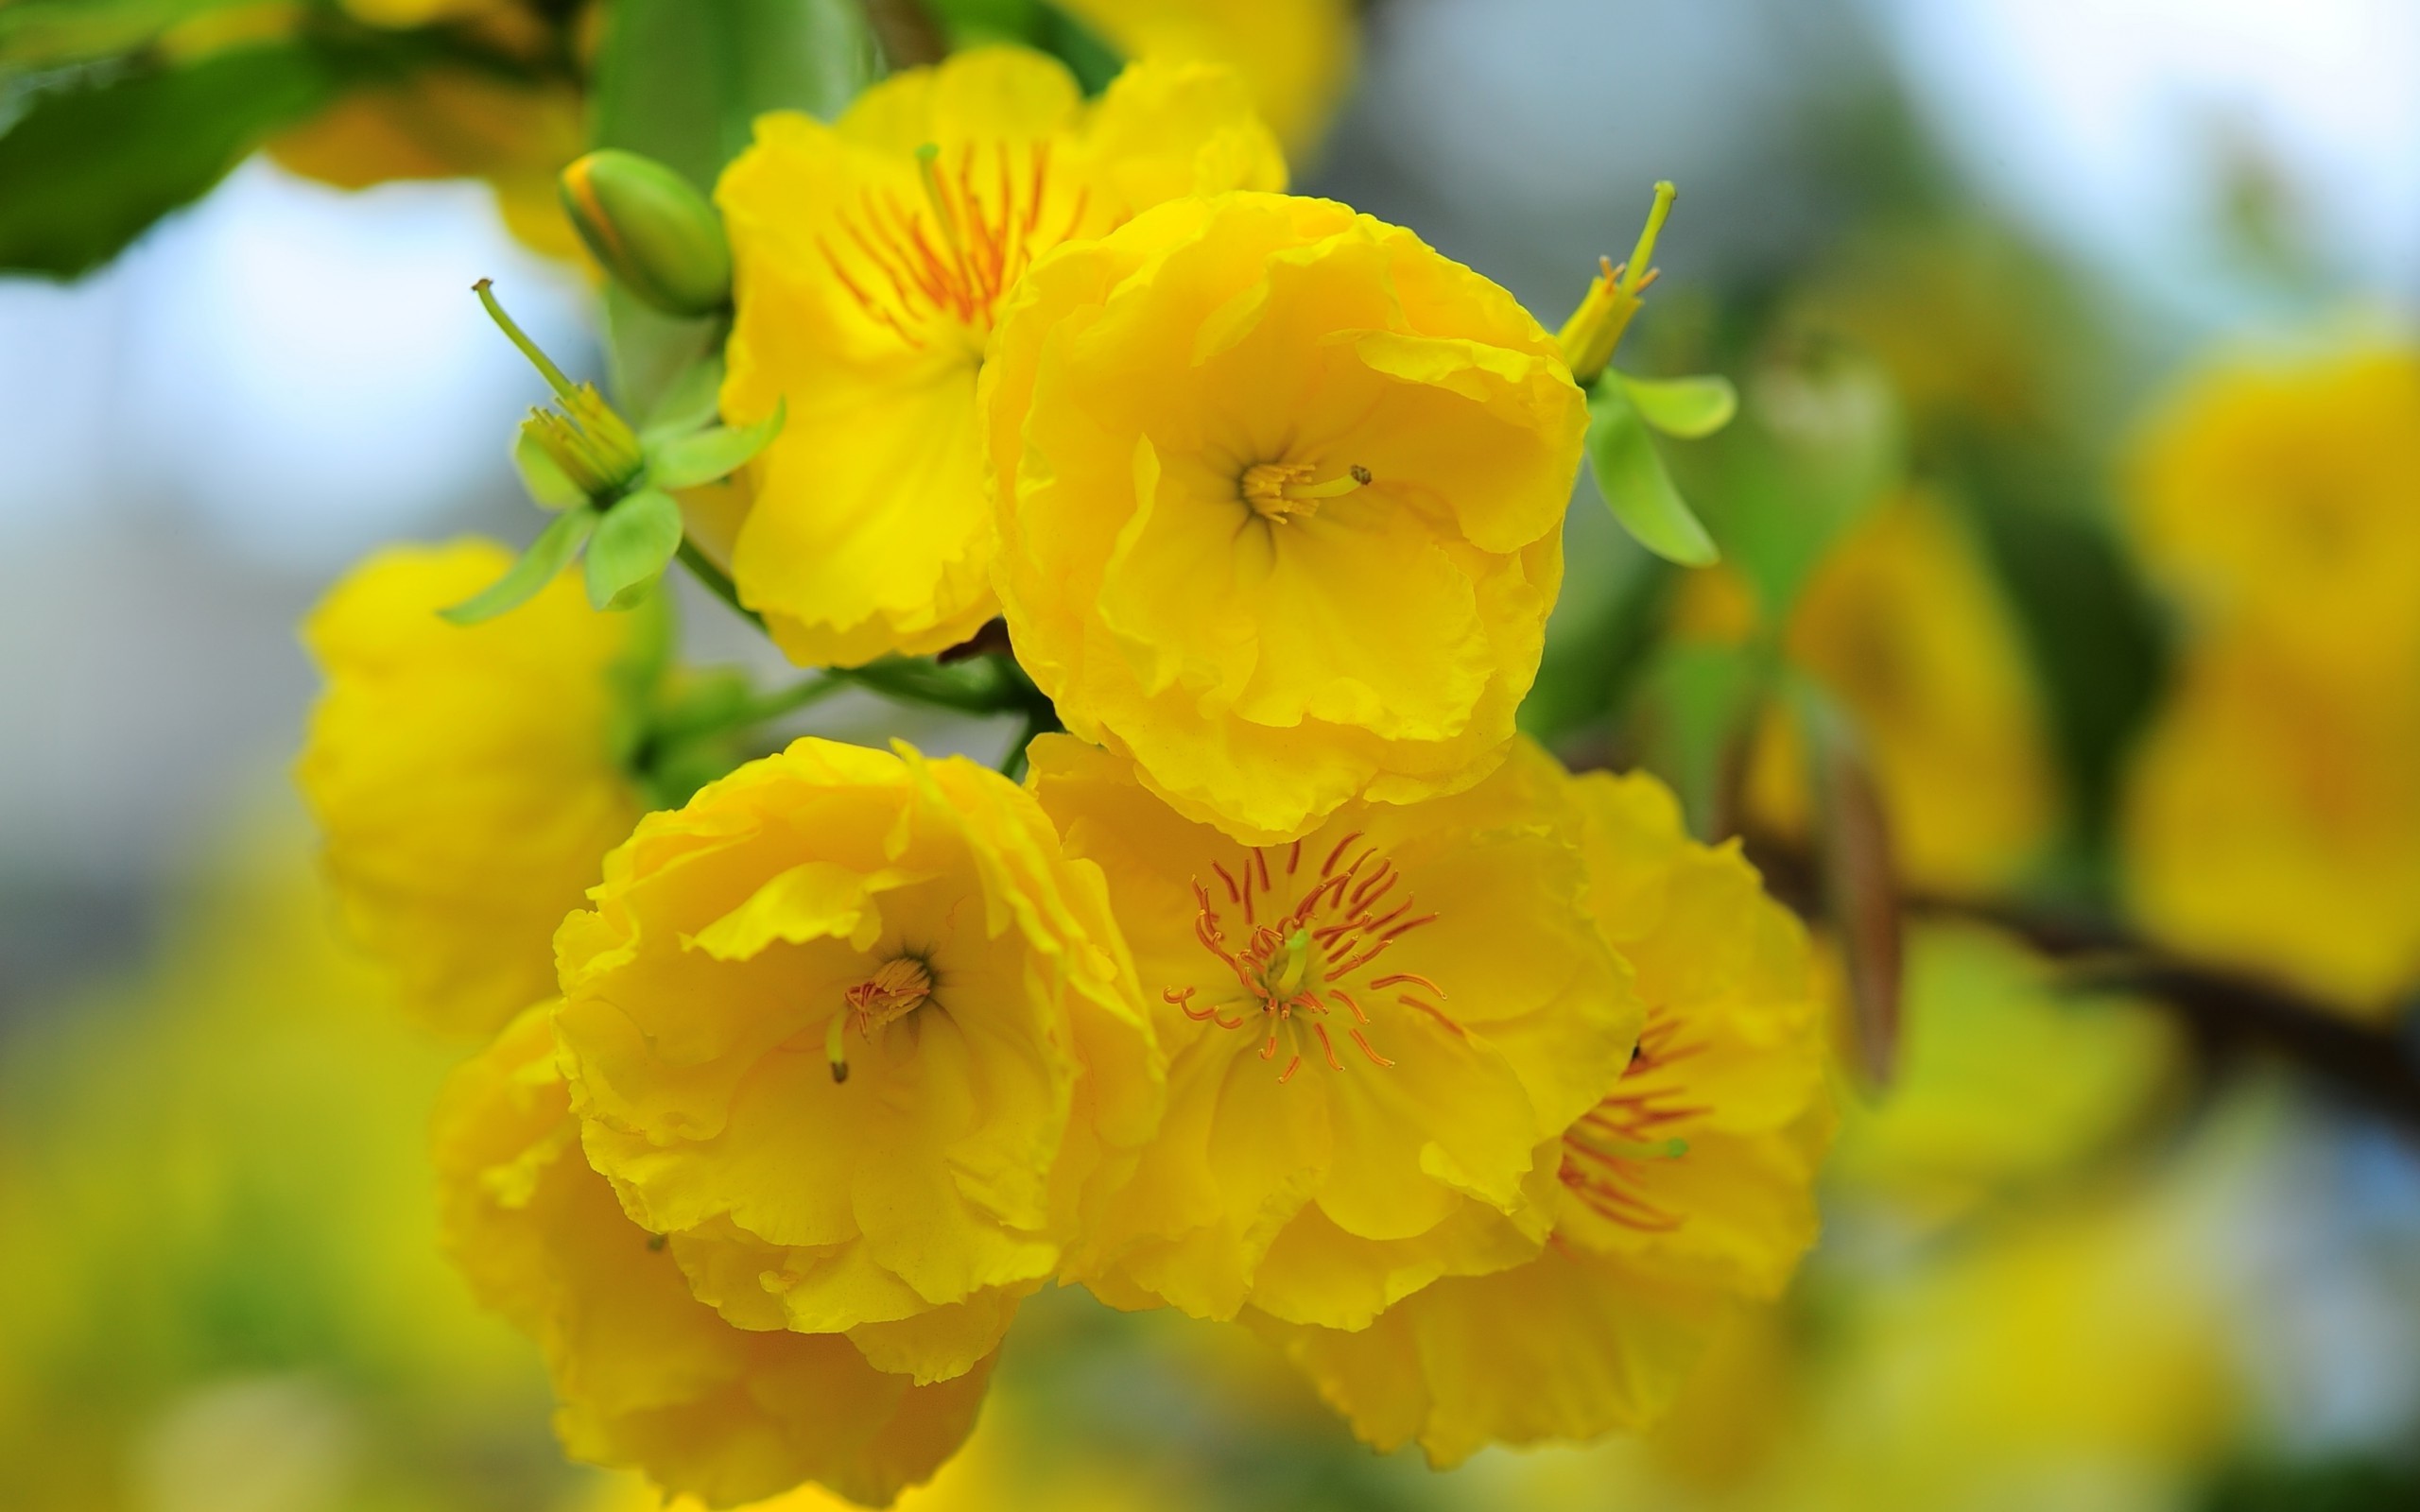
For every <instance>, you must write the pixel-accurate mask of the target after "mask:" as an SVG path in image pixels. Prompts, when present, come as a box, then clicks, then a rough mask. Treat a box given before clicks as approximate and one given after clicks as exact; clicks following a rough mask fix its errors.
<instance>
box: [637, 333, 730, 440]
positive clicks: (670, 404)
mask: <svg viewBox="0 0 2420 1512" xmlns="http://www.w3.org/2000/svg"><path fill="white" fill-rule="evenodd" d="M721 418H722V348H721V344H720V343H719V342H717V344H716V346H715V347H714V348H713V349H712V350H711V351H708V352H706V353H705V354H704V355H702V356H700V357H699V358H698V359H697V360H696V361H694V362H692V363H690V364H689V365H688V366H687V367H685V368H683V369H681V370H680V371H679V372H677V373H674V374H673V375H672V377H671V379H670V381H669V382H667V383H666V385H665V387H664V392H663V394H662V395H661V396H660V397H659V398H658V399H657V400H656V402H655V404H654V405H653V407H651V408H650V409H648V412H647V423H646V424H645V425H644V426H642V427H641V428H640V430H639V438H640V439H642V440H644V441H646V442H647V443H648V444H649V445H650V446H652V445H654V444H655V443H657V442H659V441H666V440H669V439H671V438H674V437H677V436H686V435H688V434H689V433H690V432H692V431H700V430H703V429H705V428H706V427H707V426H709V425H712V424H713V423H715V421H717V420H719V419H721Z"/></svg>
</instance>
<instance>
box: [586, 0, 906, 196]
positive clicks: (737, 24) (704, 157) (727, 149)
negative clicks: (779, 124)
mask: <svg viewBox="0 0 2420 1512" xmlns="http://www.w3.org/2000/svg"><path fill="white" fill-rule="evenodd" d="M873 72H874V53H873V33H872V31H871V30H870V29H869V28H868V26H867V25H866V19H865V12H864V9H863V8H861V7H860V6H858V5H856V3H854V0H618V3H617V4H615V5H614V8H613V9H612V12H611V17H610V20H609V22H608V26H607V30H606V34H605V42H604V46H603V48H602V50H601V51H600V52H599V53H598V55H597V59H596V81H595V88H594V109H595V112H596V114H595V120H596V144H595V145H596V146H600V147H620V148H623V149H625V150H627V151H631V152H635V153H639V154H641V155H642V156H645V157H648V158H652V159H654V160H655V161H656V162H658V163H666V164H667V165H669V166H670V167H672V168H674V169H677V170H678V171H679V172H681V173H682V174H683V175H685V176H686V177H687V178H688V180H689V181H690V182H691V183H694V184H696V185H697V186H698V187H699V188H700V189H701V190H705V191H708V192H712V190H713V189H714V186H715V180H716V178H717V176H718V175H720V174H721V172H722V165H723V164H724V163H729V162H730V161H731V160H732V159H733V158H735V157H737V156H738V155H739V152H740V149H741V148H743V147H745V146H748V142H749V136H750V133H751V131H752V129H753V126H754V123H755V120H756V117H757V116H759V115H761V114H763V113H764V112H768V111H785V110H787V111H804V112H808V113H809V114H813V115H819V116H822V117H824V118H825V119H827V120H828V119H830V118H831V117H832V116H834V115H837V114H838V113H839V112H840V111H841V109H842V108H843V107H845V106H846V105H847V104H848V103H849V101H850V100H852V99H854V98H856V94H857V91H858V90H860V89H862V88H864V87H865V84H866V81H867V80H868V79H870V78H871V77H873Z"/></svg>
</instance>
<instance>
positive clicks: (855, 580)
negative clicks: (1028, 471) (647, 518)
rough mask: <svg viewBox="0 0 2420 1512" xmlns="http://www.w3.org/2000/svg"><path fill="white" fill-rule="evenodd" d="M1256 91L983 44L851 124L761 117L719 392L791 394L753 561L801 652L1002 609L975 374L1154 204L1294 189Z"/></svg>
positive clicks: (751, 587)
mask: <svg viewBox="0 0 2420 1512" xmlns="http://www.w3.org/2000/svg"><path fill="white" fill-rule="evenodd" d="M1285 183H1286V165H1285V161H1284V159H1283V158H1282V157H1281V156H1280V155H1279V152H1278V149H1277V145H1276V143H1275V141H1274V140H1272V139H1271V136H1270V134H1269V131H1268V129H1267V128H1265V127H1263V126H1262V125H1261V124H1260V122H1259V120H1258V119H1257V117H1255V116H1254V115H1253V112H1252V105H1251V101H1250V100H1249V98H1248V97H1247V96H1246V94H1245V93H1244V91H1243V88H1242V86H1241V85H1240V84H1239V83H1238V82H1237V81H1236V79H1234V78H1233V77H1230V76H1228V75H1226V74H1224V73H1222V72H1219V71H1218V70H1215V69H1211V68H1208V67H1202V66H1178V65H1165V66H1163V65H1153V64H1141V65H1137V66H1135V67H1133V68H1130V69H1129V70H1127V71H1126V72H1125V73H1124V74H1123V75H1121V76H1120V77H1119V78H1118V79H1117V81H1116V82H1115V84H1113V85H1112V86H1111V87H1110V89H1109V91H1108V93H1107V94H1104V95H1103V96H1102V97H1101V98H1100V100H1099V101H1098V103H1095V104H1086V103H1085V102H1084V100H1083V98H1082V96H1081V95H1080V93H1079V92H1078V90H1077V88H1076V82H1075V80H1074V78H1073V77H1070V76H1069V75H1068V73H1067V71H1066V69H1065V68H1064V67H1063V66H1062V65H1061V64H1060V63H1059V62H1057V61H1056V60H1052V59H1050V58H1047V57H1045V56H1043V55H1042V54H1039V53H1032V52H1027V51H1024V50H1022V49H1018V48H1008V47H985V48H977V49H975V50H973V51H971V52H965V53H960V54H959V55H957V56H955V57H953V58H951V59H950V60H948V61H946V62H944V63H942V64H941V65H940V66H939V67H936V68H922V69H911V70H909V71H908V72H906V73H902V74H897V75H894V76H892V77H890V78H889V79H887V80H885V81H884V82H882V83H880V84H877V85H875V86H874V87H873V88H872V89H870V90H868V91H867V92H866V93H865V94H862V95H860V96H858V98H857V100H856V103H855V104H854V105H852V106H850V108H849V110H848V112H847V113H846V114H844V115H842V116H841V117H840V119H839V120H838V122H837V123H836V124H834V125H832V126H828V127H827V126H825V125H823V124H822V123H821V122H819V121H816V120H813V119H811V118H809V117H807V116H805V115H802V114H797V113H789V112H785V113H776V114H771V115H767V116H764V117H762V118H761V119H759V120H758V122H757V123H756V140H755V144H754V145H753V146H751V147H750V148H749V149H748V150H747V151H745V152H743V153H741V154H740V156H739V157H738V158H737V159H736V160H735V162H734V163H732V164H731V166H730V167H729V168H727V169H725V170H724V173H723V178H722V183H721V186H720V187H719V189H718V190H717V194H716V198H717V202H718V203H719V204H720V205H721V207H722V211H723V215H724V216H725V218H726V220H727V222H728V224H729V227H730V231H731V239H732V252H733V256H734V259H735V276H736V291H737V292H736V298H737V307H738V315H737V323H736V324H735V326H734V327H733V329H732V335H731V341H730V346H729V353H728V355H729V362H730V369H729V373H728V376H727V378H726V379H725V382H724V385H723V390H722V409H723V413H724V415H725V416H727V417H728V418H729V419H730V420H731V421H732V422H733V423H735V424H741V423H751V422H753V421H759V420H762V419H764V418H766V417H767V416H769V415H770V414H771V413H772V412H773V409H774V406H775V405H776V404H782V403H785V402H786V403H787V413H788V420H787V423H786V424H785V425H784V427H783V430H782V433H781V435H780V436H779V438H776V439H775V440H774V442H773V443H772V445H771V446H769V448H767V450H766V451H765V453H764V454H763V455H761V456H760V457H759V458H758V459H757V460H756V461H755V463H754V464H752V467H751V469H750V476H751V477H752V480H753V482H754V496H753V502H752V504H751V505H750V507H749V509H748V514H747V517H746V519H745V521H744V523H742V524H741V525H740V526H739V528H738V531H737V539H736V541H735V545H734V548H733V553H732V571H733V576H734V577H735V580H736V582H737V584H738V588H739V593H740V596H741V597H742V598H743V599H744V600H745V601H746V602H747V603H748V605H749V606H750V607H751V608H752V609H755V610H758V611H760V612H761V613H763V614H764V615H765V616H766V620H767V623H768V625H769V627H770V628H771V630H772V633H773V637H774V639H775V640H776V641H778V642H779V643H780V644H781V646H782V648H783V649H784V650H785V651H787V652H788V653H789V655H790V656H791V658H792V659H793V660H795V661H798V662H802V663H804V664H810V665H821V664H826V663H831V664H840V665H855V664H857V663H860V662H871V661H873V660H874V659H876V658H878V657H882V656H887V655H890V654H892V653H894V652H896V653H901V654H908V655H914V654H920V653H923V652H927V651H938V650H941V649H942V648H944V647H946V646H949V645H952V644H956V643H958V642H959V641H962V640H965V639H966V638H967V637H968V636H970V635H972V634H974V632H975V631H976V629H977V627H980V626H981V625H982V623H983V622H984V621H985V620H987V619H989V618H991V617H992V616H993V615H994V614H995V613H996V612H998V606H997V604H996V603H995V602H994V598H993V593H992V585H991V580H990V573H991V567H992V557H993V550H994V548H993V524H992V520H991V513H990V510H989V508H988V507H987V505H986V500H985V491H984V478H983V459H982V450H981V444H980V436H981V432H980V430H979V428H978V426H977V421H976V407H975V390H976V372H977V368H978V367H979V366H980V365H981V363H982V361H983V357H984V349H985V343H986V341H987V339H988V338H989V337H990V335H991V331H992V323H993V318H994V316H995V314H997V312H998V310H999V307H1000V305H1001V303H1002V301H1004V300H1005V299H1006V298H1007V296H1008V295H1009V293H1010V292H1011V290H1012V289H1013V288H1014V287H1015V286H1016V284H1017V282H1018V280H1019V279H1020V278H1021V277H1022V276H1023V274H1024V272H1025V270H1026V268H1027V266H1029V264H1030V263H1032V262H1033V260H1034V259H1035V258H1037V257H1039V256H1041V255H1042V254H1043V253H1045V252H1046V251H1048V250H1049V249H1051V248H1053V247H1056V246H1059V245H1061V244H1063V243H1065V242H1068V241H1070V240H1081V239H1083V238H1087V237H1092V236H1098V235H1100V234H1101V233H1102V232H1107V231H1109V230H1110V229H1111V228H1112V227H1115V226H1116V225H1118V224H1119V223H1121V222H1122V221H1124V220H1125V219H1127V217H1129V216H1131V215H1133V214H1134V213H1135V212H1137V211H1138V210H1141V209H1143V208H1145V207H1147V206H1150V205H1154V204H1157V203H1159V202H1160V201H1161V200H1164V199H1167V198H1174V197H1177V196H1182V195H1189V194H1197V193H1212V192H1216V191H1219V190H1222V189H1236V188H1256V189H1281V188H1283V187H1285Z"/></svg>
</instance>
